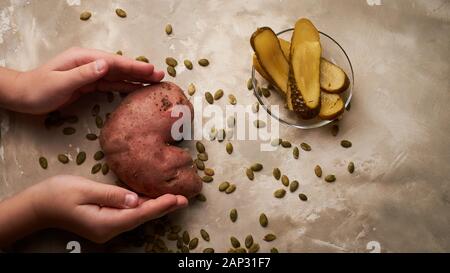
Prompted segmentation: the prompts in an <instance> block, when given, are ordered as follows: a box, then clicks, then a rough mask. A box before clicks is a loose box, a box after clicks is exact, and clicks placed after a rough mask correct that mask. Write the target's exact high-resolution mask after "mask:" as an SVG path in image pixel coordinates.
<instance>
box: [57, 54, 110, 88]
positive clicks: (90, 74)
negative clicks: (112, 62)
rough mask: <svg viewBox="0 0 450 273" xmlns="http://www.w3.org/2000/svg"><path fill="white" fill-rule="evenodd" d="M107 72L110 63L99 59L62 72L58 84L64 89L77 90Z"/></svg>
mask: <svg viewBox="0 0 450 273" xmlns="http://www.w3.org/2000/svg"><path fill="white" fill-rule="evenodd" d="M107 72H108V63H107V62H106V61H105V60H104V59H99V60H96V61H93V62H91V63H87V64H84V65H81V66H78V67H75V68H73V69H71V70H67V71H63V72H61V74H60V76H59V77H58V78H59V79H58V81H57V82H56V84H57V85H59V86H60V87H62V88H64V89H69V90H76V89H79V88H81V87H83V86H85V85H88V84H90V83H93V82H95V81H97V80H99V79H101V78H102V77H103V76H105V75H106V73H107Z"/></svg>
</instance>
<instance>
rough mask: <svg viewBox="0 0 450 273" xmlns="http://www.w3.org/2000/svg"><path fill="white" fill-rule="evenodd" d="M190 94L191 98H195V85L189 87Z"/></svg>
mask: <svg viewBox="0 0 450 273" xmlns="http://www.w3.org/2000/svg"><path fill="white" fill-rule="evenodd" d="M188 94H189V96H193V95H194V94H195V85H194V84H193V83H191V84H189V86H188Z"/></svg>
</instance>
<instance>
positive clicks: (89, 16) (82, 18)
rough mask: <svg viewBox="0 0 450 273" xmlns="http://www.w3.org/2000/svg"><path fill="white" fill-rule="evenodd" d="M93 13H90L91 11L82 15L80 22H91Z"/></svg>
mask: <svg viewBox="0 0 450 273" xmlns="http://www.w3.org/2000/svg"><path fill="white" fill-rule="evenodd" d="M91 16H92V13H90V12H89V11H84V12H82V13H81V14H80V20H82V21H87V20H89V18H91Z"/></svg>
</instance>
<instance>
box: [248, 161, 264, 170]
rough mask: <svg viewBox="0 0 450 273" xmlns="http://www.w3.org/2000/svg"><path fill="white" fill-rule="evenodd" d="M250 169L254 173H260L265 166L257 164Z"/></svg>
mask: <svg viewBox="0 0 450 273" xmlns="http://www.w3.org/2000/svg"><path fill="white" fill-rule="evenodd" d="M250 169H252V171H254V172H259V171H261V170H262V169H263V165H262V164H261V163H255V164H253V165H252V166H251V167H250Z"/></svg>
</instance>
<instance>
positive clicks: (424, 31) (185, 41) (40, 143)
mask: <svg viewBox="0 0 450 273" xmlns="http://www.w3.org/2000/svg"><path fill="white" fill-rule="evenodd" d="M116 7H122V8H123V9H125V10H126V11H127V12H128V18H126V19H120V18H118V17H117V16H115V14H114V9H115V8H116ZM84 10H90V11H92V12H93V16H92V18H91V20H90V21H88V22H82V21H80V20H79V19H78V17H79V14H80V12H82V11H84ZM299 17H308V18H310V19H311V20H312V21H313V22H314V23H315V24H316V26H317V27H318V28H319V29H320V30H322V31H324V32H326V33H328V34H331V35H332V36H333V37H334V38H335V39H336V40H337V41H339V42H340V43H341V45H342V46H343V47H344V48H345V49H346V51H347V53H348V54H349V56H350V58H351V60H352V63H353V67H354V70H355V87H354V98H353V101H352V109H351V111H350V112H348V113H346V115H345V117H344V119H343V120H342V121H341V122H340V126H341V131H340V133H339V136H338V137H336V138H334V137H332V136H331V135H330V132H329V131H330V128H329V127H325V128H321V129H316V130H310V131H302V130H298V129H292V128H287V127H284V126H282V127H281V136H282V137H283V138H285V139H289V140H291V142H293V143H295V144H297V145H299V144H300V143H301V142H308V143H309V144H311V146H312V147H313V151H312V152H310V153H301V155H300V159H299V160H294V159H293V158H292V156H291V151H287V150H283V149H280V150H277V151H275V152H270V153H269V152H260V151H259V145H258V143H257V142H243V141H235V142H233V143H234V145H235V153H234V154H233V156H231V157H230V156H228V155H227V154H226V153H225V152H224V145H223V144H219V143H217V142H211V143H207V145H206V146H207V149H208V151H209V153H210V154H215V156H214V157H212V158H211V159H210V161H209V162H208V164H209V165H210V166H212V167H213V168H215V170H216V173H217V174H216V176H215V182H214V183H212V184H207V185H205V187H204V193H205V195H206V196H207V198H208V201H207V202H206V203H194V204H193V205H191V206H190V207H189V208H187V209H185V210H183V211H181V212H177V213H175V214H174V215H171V219H172V221H174V222H175V223H179V224H182V225H183V226H184V227H185V228H186V229H188V230H189V231H190V233H191V234H193V235H194V234H196V236H199V235H198V232H199V230H200V229H201V228H205V229H206V230H208V232H209V233H210V235H211V242H209V243H206V242H204V241H202V240H200V246H199V248H198V250H201V249H203V248H205V247H214V248H216V250H217V251H225V250H227V249H228V248H229V247H230V245H229V236H232V235H233V236H236V237H238V238H239V239H241V241H243V239H244V237H245V236H246V235H247V234H249V233H251V234H253V235H254V237H255V238H257V240H258V242H259V243H260V245H261V251H264V252H266V251H268V250H269V249H270V248H271V247H272V246H276V247H277V248H278V249H279V250H280V251H282V252H323V251H327V252H328V251H331V252H355V251H361V252H368V251H369V250H368V249H367V247H368V244H369V246H370V245H371V244H373V243H369V242H372V241H375V242H378V243H379V245H380V248H381V251H383V252H405V251H406V252H418V251H426V252H429V251H433V252H444V251H445V252H448V251H450V214H449V211H450V179H449V175H450V167H449V164H448V162H450V138H449V137H448V135H449V133H450V122H449V118H450V108H449V104H450V93H449V92H450V82H449V75H450V69H449V60H450V48H449V46H450V38H449V37H450V36H449V33H450V2H448V1H446V0H442V1H439V0H436V1H386V0H370V1H369V0H367V1H362V0H361V1H356V0H355V1H351V0H345V1H332V0H329V1H325V0H322V1H294V0H292V1H287V0H284V1H281V0H280V1H256V0H252V1H218V0H214V1H175V0H170V1H162V0H161V1H103V0H92V1H86V0H79V1H77V0H67V1H57V0H43V1H37V0H36V1H21V0H11V1H8V0H1V1H0V65H5V66H7V67H10V68H16V69H22V70H26V69H31V68H33V67H35V66H37V65H39V64H41V63H43V62H45V61H46V60H48V59H49V58H50V57H52V56H54V55H55V54H57V53H58V52H60V51H63V50H64V49H66V48H69V47H71V46H83V47H92V48H98V49H102V50H106V51H113V52H115V51H116V50H118V49H121V50H122V51H123V52H124V53H125V55H127V56H131V57H135V56H138V55H146V56H147V57H149V59H150V60H151V62H153V63H155V64H156V65H157V66H158V67H160V68H163V69H164V68H165V66H164V59H165V57H166V56H173V57H176V58H177V59H178V60H183V59H184V58H190V59H192V60H196V59H198V58H201V57H207V58H208V59H210V61H211V65H210V67H208V68H207V69H194V70H193V71H192V72H190V71H184V70H183V69H181V68H180V69H178V76H177V77H176V79H173V81H174V82H175V83H177V84H179V85H180V86H182V87H184V88H186V87H187V85H188V84H189V83H190V82H194V83H195V84H196V85H197V87H198V90H199V92H198V94H197V95H198V96H201V95H202V93H203V92H204V91H206V90H216V89H219V88H222V89H224V90H225V93H227V94H228V93H230V92H233V93H234V94H235V95H236V96H237V98H238V101H239V103H241V104H251V103H253V102H254V101H255V98H254V97H253V95H252V94H251V93H250V92H248V91H247V90H246V85H245V83H246V80H247V79H248V78H249V76H250V67H251V52H252V50H251V48H250V45H249V37H250V35H251V33H252V32H253V31H254V30H255V29H256V27H258V26H263V25H267V26H270V27H272V28H273V29H274V30H275V31H278V30H282V29H285V28H288V27H291V26H292V25H293V24H294V22H295V20H296V19H297V18H299ZM166 23H171V24H172V25H173V27H174V34H173V35H172V36H171V37H167V36H166V35H165V33H164V26H165V24H166ZM168 78H169V79H170V77H168ZM170 80H172V79H170ZM118 101H119V99H118V97H116V100H115V102H114V103H113V104H108V103H106V98H105V97H104V96H103V95H102V94H100V95H92V96H89V97H85V98H83V99H82V100H81V101H79V102H77V103H76V104H74V105H72V106H71V107H70V108H68V109H66V110H65V111H67V112H71V113H76V114H78V115H79V116H80V117H81V122H80V123H79V124H77V126H76V127H77V129H78V132H79V133H77V134H76V135H75V136H73V137H63V136H62V134H61V133H60V132H59V131H58V130H56V131H46V130H45V129H43V126H42V117H30V116H25V115H18V114H12V113H7V112H5V111H2V113H1V117H0V119H1V143H0V144H1V146H0V157H1V158H0V198H4V197H6V196H8V195H11V194H14V193H16V192H18V191H20V190H21V189H23V188H25V187H27V186H29V185H32V184H34V183H38V182H39V181H40V180H42V179H44V178H46V177H48V176H51V175H55V174H59V173H69V174H78V175H84V176H86V177H89V178H91V179H93V180H97V181H99V182H112V181H114V177H113V176H112V175H108V176H106V177H103V176H102V175H101V174H100V175H96V176H93V175H91V174H90V167H91V166H92V164H93V161H92V160H91V159H89V160H88V161H87V162H86V164H84V165H83V167H77V166H75V164H69V165H68V166H61V165H60V164H58V162H57V161H56V158H55V156H52V155H55V154H58V153H61V152H64V151H65V152H68V153H69V154H71V155H72V156H73V155H75V154H76V152H77V150H78V149H82V150H86V151H87V152H88V154H92V153H94V152H95V151H96V150H97V149H98V148H99V147H98V144H97V143H96V142H87V141H85V140H83V136H84V134H86V133H87V132H91V131H92V132H96V131H97V129H95V124H94V122H93V120H92V118H91V117H90V116H89V109H90V108H91V107H92V105H93V104H94V103H100V104H101V105H102V113H103V114H104V113H106V112H108V111H111V110H112V109H113V108H114V106H115V105H117V103H118ZM220 105H225V100H223V101H222V102H220ZM344 138H345V139H349V140H351V141H352V142H353V147H352V148H351V149H348V150H344V149H343V148H341V147H340V145H339V141H340V140H341V139H344ZM191 144H192V143H187V145H188V146H192V145H191ZM42 154H43V155H47V156H48V157H49V158H50V162H49V164H50V168H49V170H47V171H44V170H41V169H40V168H39V167H38V164H37V158H38V157H39V156H40V155H42ZM89 158H91V157H89ZM350 160H352V161H354V162H355V164H356V171H355V173H354V174H353V175H349V174H348V173H347V172H346V165H347V163H348V161H350ZM255 161H259V162H261V163H263V164H264V167H265V168H264V170H263V171H262V173H261V174H258V175H257V179H255V181H253V182H249V181H247V179H246V178H245V176H244V167H245V166H247V165H249V164H251V163H253V162H255ZM316 164H320V165H322V167H323V168H324V171H325V172H327V173H328V172H332V173H335V174H336V176H337V181H336V183H333V184H327V183H325V182H323V180H322V181H321V180H319V179H317V178H316V177H315V176H314V173H313V171H312V170H313V167H314V166H315V165H316ZM274 167H280V168H281V170H282V171H283V172H284V173H286V174H288V175H289V176H290V177H291V179H297V180H299V181H300V189H299V190H298V191H297V193H296V194H287V196H286V197H285V198H284V199H283V200H278V199H275V198H273V197H272V193H273V191H274V190H275V189H277V188H280V184H279V182H278V184H277V183H276V182H275V181H274V179H273V178H272V177H271V170H272V168H274ZM223 180H230V181H233V182H234V183H236V184H237V186H238V189H237V191H236V192H235V193H233V194H232V195H225V194H222V193H219V192H218V191H217V184H218V183H219V181H223ZM299 192H304V193H306V194H307V195H308V197H309V200H308V202H301V201H300V200H299V198H298V193H299ZM231 208H237V209H238V211H239V220H238V221H237V222H236V223H234V224H233V223H231V222H230V220H229V218H228V212H229V210H230V209H231ZM261 212H265V213H266V214H267V216H268V217H269V220H270V224H269V226H268V227H267V228H266V229H263V228H261V227H260V226H259V224H258V217H259V214H260V213H261ZM0 228H1V227H0ZM268 232H273V233H275V234H277V236H278V239H277V240H276V241H274V242H272V243H266V242H264V241H262V237H263V236H264V234H266V233H268ZM70 240H80V239H79V238H77V237H76V236H74V235H72V234H66V233H64V232H60V231H46V232H42V233H40V234H38V235H36V236H33V237H31V238H28V239H26V240H24V241H22V242H20V244H19V246H18V247H17V250H20V251H56V252H65V251H67V250H66V243H67V242H68V241H70ZM81 242H82V251H100V250H102V249H103V248H102V246H94V245H92V244H90V243H88V242H85V241H84V240H81ZM375 244H377V243H375ZM116 250H118V251H142V249H139V248H128V247H126V246H125V245H124V246H123V247H121V246H120V245H119V246H118V247H117V249H116Z"/></svg>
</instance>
